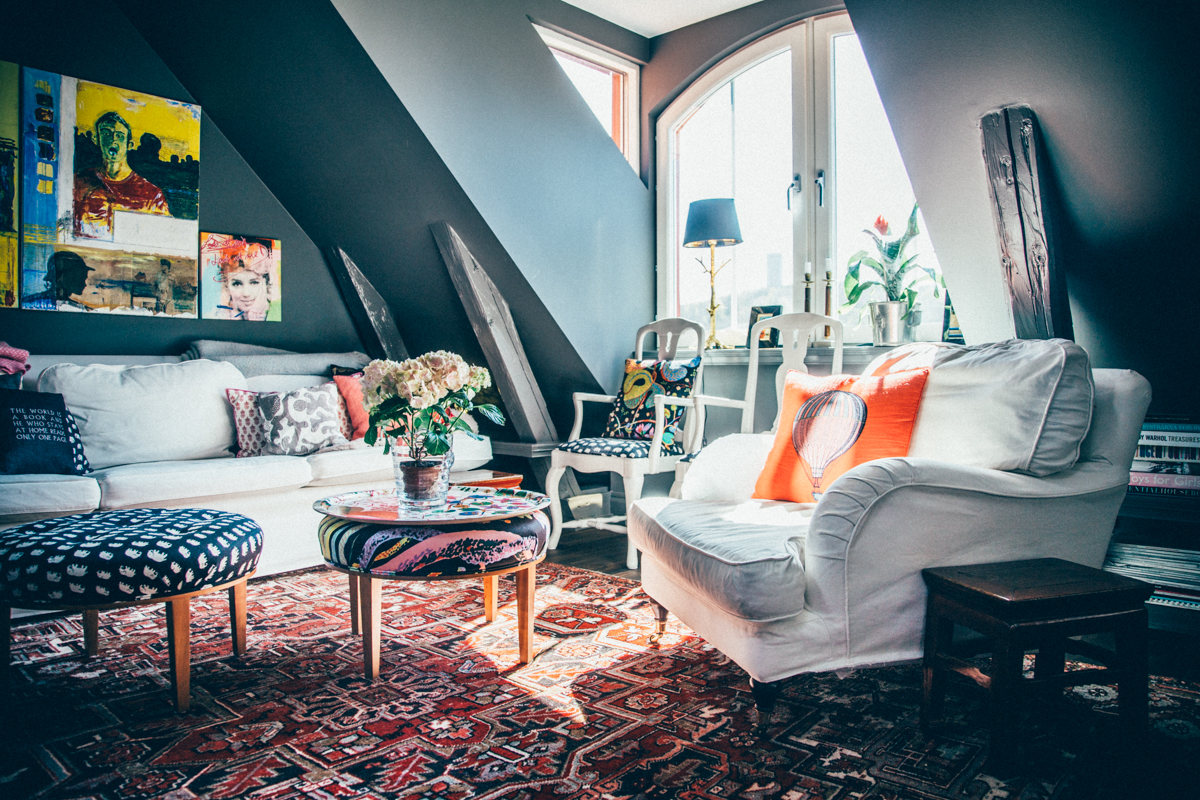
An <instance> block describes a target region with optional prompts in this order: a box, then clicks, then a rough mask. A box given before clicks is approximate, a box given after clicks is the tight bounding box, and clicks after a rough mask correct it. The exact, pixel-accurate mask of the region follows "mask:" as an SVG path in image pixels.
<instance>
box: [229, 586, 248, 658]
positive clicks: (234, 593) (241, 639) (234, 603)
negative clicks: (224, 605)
mask: <svg viewBox="0 0 1200 800" xmlns="http://www.w3.org/2000/svg"><path fill="white" fill-rule="evenodd" d="M229 633H230V636H231V637H232V638H233V652H234V655H239V656H242V655H245V654H246V581H244V580H242V581H238V582H237V583H235V584H234V585H233V586H230V587H229Z"/></svg>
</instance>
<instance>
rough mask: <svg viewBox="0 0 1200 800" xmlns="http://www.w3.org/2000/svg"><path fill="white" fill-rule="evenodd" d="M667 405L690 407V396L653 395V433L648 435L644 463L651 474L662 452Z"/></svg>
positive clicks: (655, 468) (654, 470) (656, 467)
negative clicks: (647, 447)
mask: <svg viewBox="0 0 1200 800" xmlns="http://www.w3.org/2000/svg"><path fill="white" fill-rule="evenodd" d="M667 405H673V406H684V407H685V408H691V407H692V405H693V403H692V398H690V397H672V396H670V395H665V394H656V395H654V435H653V436H652V437H650V455H649V460H648V461H647V463H646V468H647V469H648V470H649V471H650V474H651V475H653V474H655V473H657V472H658V460H659V458H660V457H661V454H662V440H663V434H664V433H665V432H666V427H667V425H666V407H667Z"/></svg>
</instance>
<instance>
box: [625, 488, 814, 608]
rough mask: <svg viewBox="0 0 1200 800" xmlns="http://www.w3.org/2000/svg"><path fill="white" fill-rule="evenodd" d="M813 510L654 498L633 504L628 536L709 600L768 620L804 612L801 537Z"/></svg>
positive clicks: (767, 502)
mask: <svg viewBox="0 0 1200 800" xmlns="http://www.w3.org/2000/svg"><path fill="white" fill-rule="evenodd" d="M812 510H813V507H812V506H811V505H804V504H800V503H780V502H774V501H770V500H750V501H747V502H744V503H710V502H705V501H702V500H673V499H671V498H667V497H652V498H645V499H642V500H638V501H637V502H636V503H634V504H633V505H632V507H631V509H630V512H629V513H630V522H631V524H630V526H629V536H630V539H631V540H632V541H633V544H634V546H635V547H637V549H638V550H640V551H642V552H644V553H649V554H652V555H653V557H654V559H655V561H657V562H658V563H659V564H660V565H661V566H662V568H663V569H665V570H667V571H668V572H670V574H671V575H672V577H673V579H674V580H675V581H677V582H679V583H681V584H683V585H684V586H686V587H688V588H689V589H690V590H691V591H693V592H695V593H696V594H697V595H698V596H702V597H704V599H705V600H707V601H708V602H709V603H711V604H713V605H715V606H717V607H718V608H721V609H723V610H724V611H727V612H728V613H730V614H733V615H734V616H736V617H740V618H742V619H747V620H753V621H756V622H766V621H769V620H774V619H784V618H787V617H791V616H794V615H796V614H799V613H800V612H801V611H803V610H804V539H805V536H806V534H807V533H808V523H809V520H810V519H811V517H812ZM635 519H636V524H632V523H634V521H635Z"/></svg>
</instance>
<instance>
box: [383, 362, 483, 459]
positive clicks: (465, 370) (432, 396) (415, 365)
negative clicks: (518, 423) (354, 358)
mask: <svg viewBox="0 0 1200 800" xmlns="http://www.w3.org/2000/svg"><path fill="white" fill-rule="evenodd" d="M491 385H492V376H491V374H490V373H489V372H488V371H487V369H485V368H484V367H473V366H471V365H469V364H467V362H466V361H464V360H463V359H462V357H461V356H459V355H456V354H454V353H448V352H446V351H445V350H437V351H434V352H432V353H426V354H425V355H423V356H420V357H418V358H410V359H408V360H406V361H399V362H397V361H386V360H380V359H376V360H375V361H372V362H371V363H370V364H368V365H367V366H366V368H365V369H364V370H363V378H362V387H363V405H364V406H365V408H366V411H367V413H368V414H369V415H370V426H369V427H368V428H367V433H366V437H365V438H366V442H367V444H369V445H373V444H375V442H376V441H377V440H378V439H379V436H380V435H382V436H383V437H384V452H385V453H386V452H388V451H389V449H390V447H391V446H392V442H393V440H396V441H397V442H398V443H399V444H401V445H403V446H404V447H405V448H406V449H407V450H408V457H409V458H410V459H412V460H413V461H417V462H420V461H423V460H425V458H426V457H427V456H441V455H445V454H446V453H448V452H450V445H451V442H452V438H451V437H452V436H453V435H454V433H455V431H464V432H465V433H467V434H468V435H470V436H472V437H474V438H479V436H478V434H476V433H475V432H474V431H473V430H472V429H471V425H470V422H469V421H468V418H467V414H468V413H470V412H472V411H478V412H479V413H480V414H482V415H483V416H484V417H486V418H487V419H489V420H491V421H492V422H495V423H496V424H497V425H503V424H504V415H503V414H502V413H501V412H500V409H498V408H496V407H495V406H493V405H475V404H474V402H473V399H474V397H475V393H476V392H477V391H479V390H480V389H485V388H487V387H488V386H491Z"/></svg>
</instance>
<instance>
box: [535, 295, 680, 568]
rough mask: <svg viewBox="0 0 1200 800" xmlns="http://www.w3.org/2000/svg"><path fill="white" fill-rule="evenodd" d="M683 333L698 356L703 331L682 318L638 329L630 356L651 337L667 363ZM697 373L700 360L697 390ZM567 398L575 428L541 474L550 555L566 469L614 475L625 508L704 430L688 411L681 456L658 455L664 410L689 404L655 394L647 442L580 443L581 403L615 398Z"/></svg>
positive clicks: (607, 525)
mask: <svg viewBox="0 0 1200 800" xmlns="http://www.w3.org/2000/svg"><path fill="white" fill-rule="evenodd" d="M688 332H691V333H692V334H693V335H694V336H695V339H696V352H697V353H698V354H700V355H701V356H702V355H703V342H704V328H703V326H701V325H700V323H698V322H693V321H692V320H689V319H683V318H682V317H668V318H667V319H660V320H658V321H656V322H652V323H650V324H649V325H643V326H642V327H641V328H639V329H638V332H637V338H636V341H635V345H634V353H635V354H636V355H637V357H638V358H640V357H641V354H642V347H643V345H644V343H645V340H646V337H647V336H648V335H649V334H651V333H653V334H656V335H657V338H658V359H659V360H660V361H670V360H673V359H674V358H675V353H676V351H677V350H678V348H679V343H680V340H681V339H682V338H683V337H684V335H685V334H686V333H688ZM703 369H704V362H703V360H701V362H700V367H699V369H697V371H696V377H695V383H694V386H696V387H699V386H700V381H701V379H702V378H703ZM572 398H573V399H574V402H575V424H574V425H573V426H572V428H571V434H570V436H568V437H567V441H566V443H564V444H562V445H559V447H558V448H557V449H555V450H554V451H553V452H552V453H551V454H550V471H549V472H548V473H546V494H548V495H549V496H550V519H551V526H552V527H551V531H550V541H549V547H550V549H551V550H553V549H555V548H557V547H558V540H559V538H560V537H561V536H562V529H563V527H564V524H563V518H562V516H563V515H562V505H561V503H560V502H559V497H558V484H559V481H560V480H561V478H562V476H563V473H564V472H566V470H567V467H570V468H572V469H575V470H578V471H580V472H616V473H618V474H619V475H620V476H621V480H622V482H623V483H624V486H625V504H626V507H628V505H629V504H631V503H633V501H635V500H637V499H639V498H640V497H641V496H642V484H643V482H644V480H645V477H646V476H647V475H654V474H657V473H660V472H670V471H672V470H674V469H675V465H676V464H677V463H678V462H679V460H680V459H681V458H682V457H683V456H684V455H685V454H687V453H691V452H693V451H695V450H697V449H699V447H700V443H701V437H702V432H703V429H704V425H703V417H702V416H701V414H700V413H695V412H693V413H689V414H687V415H686V418H685V423H684V429H683V436H682V452H681V453H678V454H674V455H671V454H667V453H666V452H664V450H663V433H664V428H665V409H666V406H667V405H669V404H670V405H680V406H685V407H688V408H691V407H692V400H691V398H687V397H670V396H666V395H661V394H660V395H656V396H655V397H654V435H653V438H651V439H650V440H648V441H647V440H644V439H642V440H639V439H607V438H599V437H594V438H588V439H580V436H579V434H580V430H581V428H582V426H583V404H584V403H606V404H608V405H612V404H613V403H615V402H616V401H617V397H616V396H615V395H605V394H592V393H588V392H575V393H574V395H572ZM623 520H624V517H623V516H620V517H606V518H604V519H603V520H580V521H578V522H575V523H567V525H568V526H570V527H581V526H587V527H595V528H603V529H606V530H614V531H619V532H621V533H624V532H625V531H626V529H625V526H624V525H621V524H617V523H618V522H620V521H623ZM626 564H627V565H628V566H629V568H630V569H637V566H638V553H637V550H636V549H635V548H634V547H633V545H632V544H630V545H629V550H628V553H627V556H626Z"/></svg>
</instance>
